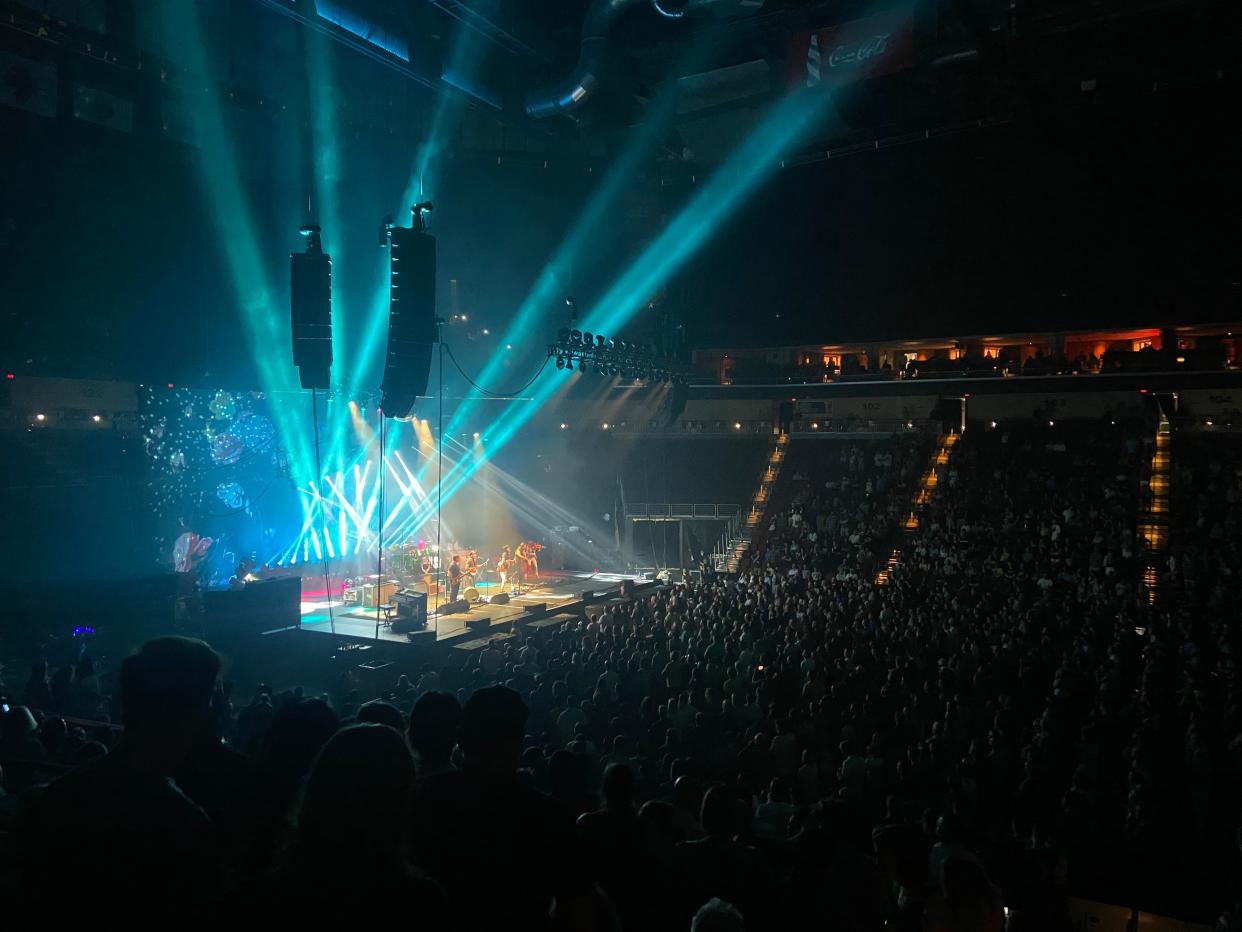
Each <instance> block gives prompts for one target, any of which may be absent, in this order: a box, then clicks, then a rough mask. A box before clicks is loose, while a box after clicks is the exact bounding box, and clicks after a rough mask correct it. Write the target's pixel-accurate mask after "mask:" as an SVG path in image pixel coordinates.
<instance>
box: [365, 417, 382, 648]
mask: <svg viewBox="0 0 1242 932" xmlns="http://www.w3.org/2000/svg"><path fill="white" fill-rule="evenodd" d="M375 410H376V411H378V412H379V422H380V429H379V549H378V551H377V553H376V557H375V576H376V585H375V640H377V641H378V640H379V629H380V604H381V603H382V602H383V601H384V599H383V598H382V596H383V593H384V466H385V463H384V455H385V453H386V452H387V451H386V450H385V449H384V421H385V417H384V412H383V411H380V410H379V408H376V409H375ZM363 591H366V590H363Z"/></svg>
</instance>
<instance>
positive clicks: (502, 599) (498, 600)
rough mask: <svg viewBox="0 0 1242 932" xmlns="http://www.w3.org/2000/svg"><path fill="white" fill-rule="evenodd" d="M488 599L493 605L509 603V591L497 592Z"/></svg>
mask: <svg viewBox="0 0 1242 932" xmlns="http://www.w3.org/2000/svg"><path fill="white" fill-rule="evenodd" d="M488 601H489V602H491V604H492V605H508V604H509V593H507V592H497V593H496V594H495V595H494V596H492V597H491V598H490V599H488Z"/></svg>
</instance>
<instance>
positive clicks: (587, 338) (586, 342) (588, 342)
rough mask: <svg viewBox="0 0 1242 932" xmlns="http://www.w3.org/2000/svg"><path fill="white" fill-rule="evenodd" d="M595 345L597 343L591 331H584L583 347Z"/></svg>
mask: <svg viewBox="0 0 1242 932" xmlns="http://www.w3.org/2000/svg"><path fill="white" fill-rule="evenodd" d="M594 343H595V338H594V337H593V336H591V333H590V331H588V330H584V331H583V333H582V345H583V346H592V345H593V344H594Z"/></svg>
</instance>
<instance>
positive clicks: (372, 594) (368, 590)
mask: <svg viewBox="0 0 1242 932" xmlns="http://www.w3.org/2000/svg"><path fill="white" fill-rule="evenodd" d="M400 588H401V584H400V583H399V582H397V581H396V580H393V579H389V580H386V581H385V582H384V583H383V584H382V585H379V586H377V585H375V584H374V583H367V585H365V586H363V587H362V604H363V606H364V607H366V608H376V607H377V606H380V605H385V604H387V603H388V602H389V601H391V600H392V597H393V596H394V595H396V594H397V590H398V589H400ZM377 593H378V599H379V601H376V598H377Z"/></svg>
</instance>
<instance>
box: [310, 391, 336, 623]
mask: <svg viewBox="0 0 1242 932" xmlns="http://www.w3.org/2000/svg"><path fill="white" fill-rule="evenodd" d="M311 420H312V421H313V422H314V426H315V490H316V491H315V497H316V498H318V499H319V516H320V518H321V519H322V525H321V526H322V527H323V553H322V554H320V556H322V557H323V588H324V590H325V591H326V592H327V595H328V627H329V628H330V629H331V630H332V633H333V634H336V612H334V611H333V610H332V583H331V581H330V576H331V574H330V573H329V571H328V512H327V511H326V510H325V509H324V507H323V498H322V496H320V495H319V492H318V490H319V483H320V481H321V478H322V476H323V464H322V463H321V462H320V460H319V390H318V389H315V388H312V389H311Z"/></svg>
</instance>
